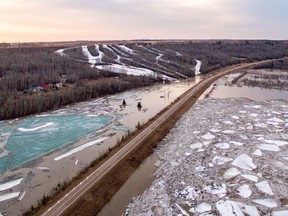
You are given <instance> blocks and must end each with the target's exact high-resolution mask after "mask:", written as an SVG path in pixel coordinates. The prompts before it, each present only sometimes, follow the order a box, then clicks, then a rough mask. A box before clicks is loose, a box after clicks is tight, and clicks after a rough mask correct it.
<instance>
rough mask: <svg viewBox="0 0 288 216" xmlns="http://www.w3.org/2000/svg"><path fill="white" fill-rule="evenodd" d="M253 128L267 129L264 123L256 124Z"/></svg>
mask: <svg viewBox="0 0 288 216" xmlns="http://www.w3.org/2000/svg"><path fill="white" fill-rule="evenodd" d="M255 126H256V127H260V128H266V127H268V125H267V124H265V123H257V124H255Z"/></svg>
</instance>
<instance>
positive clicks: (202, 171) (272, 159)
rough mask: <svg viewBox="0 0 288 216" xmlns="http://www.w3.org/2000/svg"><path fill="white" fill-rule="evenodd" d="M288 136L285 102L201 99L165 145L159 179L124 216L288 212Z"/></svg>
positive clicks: (178, 123)
mask: <svg viewBox="0 0 288 216" xmlns="http://www.w3.org/2000/svg"><path fill="white" fill-rule="evenodd" d="M211 107H213V110H211ZM287 134H288V102H287V101H285V100H270V101H264V102H256V101H251V100H249V99H243V98H241V99H204V100H202V101H199V102H198V103H197V104H196V106H195V107H193V108H192V109H191V110H190V111H188V112H187V113H186V114H185V115H184V116H183V118H182V119H181V120H180V121H178V122H177V124H176V126H175V127H174V128H173V129H172V130H171V132H170V133H169V134H168V135H167V136H166V138H165V139H164V140H163V141H162V142H161V144H160V147H159V148H158V150H157V154H158V156H159V158H160V159H159V161H158V162H156V165H157V166H158V169H157V171H156V172H155V175H156V180H155V181H154V182H153V184H152V185H151V187H150V188H148V189H147V190H146V191H145V192H144V193H143V194H142V195H141V196H139V197H137V198H134V200H133V202H132V203H131V204H130V205H129V207H128V209H127V210H126V213H125V215H137V216H139V215H178V216H179V215H215V216H216V215H219V214H220V215H224V216H226V215H227V216H230V215H239V216H240V215H241V216H242V215H251V216H255V215H288V204H287V203H288V202H287V201H288V182H287V178H288V170H287V166H288V135H287Z"/></svg>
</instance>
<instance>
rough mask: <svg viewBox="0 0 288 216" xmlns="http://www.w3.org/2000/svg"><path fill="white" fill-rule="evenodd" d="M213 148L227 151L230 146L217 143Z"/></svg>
mask: <svg viewBox="0 0 288 216" xmlns="http://www.w3.org/2000/svg"><path fill="white" fill-rule="evenodd" d="M215 147H216V148H219V149H229V147H230V145H229V144H228V143H217V144H215Z"/></svg>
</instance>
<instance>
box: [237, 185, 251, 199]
mask: <svg viewBox="0 0 288 216" xmlns="http://www.w3.org/2000/svg"><path fill="white" fill-rule="evenodd" d="M237 191H238V194H239V196H241V197H243V198H248V197H250V196H251V194H252V191H251V189H250V186H249V185H248V184H244V185H241V186H240V187H238V188H237Z"/></svg>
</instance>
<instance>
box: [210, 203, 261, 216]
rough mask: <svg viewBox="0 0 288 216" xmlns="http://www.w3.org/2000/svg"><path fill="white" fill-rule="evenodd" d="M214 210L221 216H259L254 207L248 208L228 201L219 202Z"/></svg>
mask: <svg viewBox="0 0 288 216" xmlns="http://www.w3.org/2000/svg"><path fill="white" fill-rule="evenodd" d="M216 208H217V210H218V211H219V213H220V215H221V216H231V215H237V216H244V215H251V216H252V215H253V216H259V215H260V214H259V212H258V210H257V208H256V207H255V206H249V205H246V204H243V203H240V202H234V201H230V200H220V201H218V202H217V203H216ZM244 213H245V214H244Z"/></svg>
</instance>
